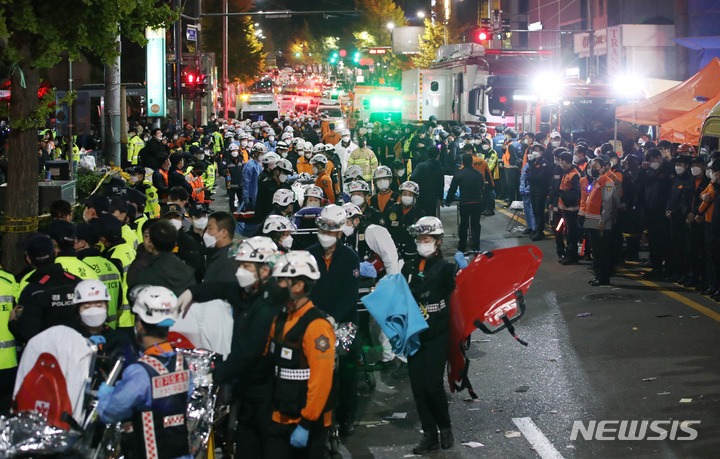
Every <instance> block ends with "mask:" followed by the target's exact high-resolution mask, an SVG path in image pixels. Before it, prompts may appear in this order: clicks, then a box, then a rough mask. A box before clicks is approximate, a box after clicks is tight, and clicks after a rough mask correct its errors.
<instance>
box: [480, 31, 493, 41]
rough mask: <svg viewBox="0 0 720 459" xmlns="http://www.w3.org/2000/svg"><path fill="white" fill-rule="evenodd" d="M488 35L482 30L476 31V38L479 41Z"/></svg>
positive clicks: (485, 38)
mask: <svg viewBox="0 0 720 459" xmlns="http://www.w3.org/2000/svg"><path fill="white" fill-rule="evenodd" d="M489 36H490V35H489V34H488V33H487V32H486V31H484V30H481V31H480V32H478V40H480V41H485V40H487V39H488V37H489Z"/></svg>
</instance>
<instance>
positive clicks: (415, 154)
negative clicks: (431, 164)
mask: <svg viewBox="0 0 720 459" xmlns="http://www.w3.org/2000/svg"><path fill="white" fill-rule="evenodd" d="M431 147H434V145H433V141H432V139H431V138H430V137H428V129H427V127H426V126H424V125H423V126H420V127H419V128H418V130H417V135H415V137H413V138H412V140H411V141H410V153H411V154H412V170H413V173H415V169H417V167H418V166H419V165H420V164H422V163H424V162H425V161H426V160H427V159H428V158H429V150H430V149H431ZM435 159H437V155H435ZM441 167H442V166H441ZM427 210H429V209H427ZM433 215H434V214H433Z"/></svg>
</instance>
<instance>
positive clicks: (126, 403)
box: [97, 286, 193, 459]
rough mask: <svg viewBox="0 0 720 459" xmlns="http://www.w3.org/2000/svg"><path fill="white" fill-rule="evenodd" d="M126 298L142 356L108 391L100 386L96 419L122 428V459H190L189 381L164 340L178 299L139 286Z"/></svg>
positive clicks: (175, 315) (183, 366)
mask: <svg viewBox="0 0 720 459" xmlns="http://www.w3.org/2000/svg"><path fill="white" fill-rule="evenodd" d="M130 296H131V297H134V301H133V308H132V311H133V312H134V313H135V314H136V320H135V337H136V340H137V344H138V346H139V347H140V349H141V350H142V351H143V355H142V357H140V358H139V359H138V360H137V362H135V363H133V364H131V365H128V367H127V368H125V370H124V371H123V374H122V379H121V380H120V381H118V382H117V383H116V384H115V385H114V386H107V385H105V384H104V383H103V384H101V385H100V388H99V389H98V406H97V411H98V414H99V416H100V419H101V420H102V421H103V422H105V423H117V422H121V423H122V432H123V434H122V436H121V440H120V448H121V452H122V454H123V455H124V456H125V457H133V458H135V457H137V458H150V457H167V458H182V459H185V458H188V459H190V458H192V457H193V456H192V455H191V453H190V445H189V441H188V429H187V416H186V412H187V403H188V400H189V399H190V394H191V393H192V390H193V382H192V380H191V378H190V371H189V368H188V364H187V362H186V361H185V359H184V358H183V357H182V354H180V353H179V352H177V351H176V350H175V349H174V348H173V347H172V345H171V344H170V343H169V342H168V340H167V336H168V331H169V328H170V327H171V326H172V325H173V324H174V323H175V321H176V320H177V318H178V312H179V311H178V299H177V297H176V296H175V294H174V293H173V292H171V291H170V290H169V289H167V288H165V287H156V286H139V287H137V289H136V291H133V292H132V294H131V295H130Z"/></svg>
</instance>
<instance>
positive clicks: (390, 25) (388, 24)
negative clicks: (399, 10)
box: [387, 22, 395, 30]
mask: <svg viewBox="0 0 720 459" xmlns="http://www.w3.org/2000/svg"><path fill="white" fill-rule="evenodd" d="M387 28H388V29H390V30H392V29H394V28H395V23H393V22H388V23H387Z"/></svg>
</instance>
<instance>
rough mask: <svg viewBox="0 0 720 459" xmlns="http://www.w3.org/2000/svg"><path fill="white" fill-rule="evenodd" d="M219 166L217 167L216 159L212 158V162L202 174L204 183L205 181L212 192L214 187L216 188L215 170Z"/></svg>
mask: <svg viewBox="0 0 720 459" xmlns="http://www.w3.org/2000/svg"><path fill="white" fill-rule="evenodd" d="M216 170H217V168H216V167H215V161H214V160H210V163H209V164H208V165H207V169H205V173H204V174H203V176H202V179H203V183H205V186H206V187H208V189H209V190H210V191H211V192H212V189H213V188H215V171H216Z"/></svg>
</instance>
